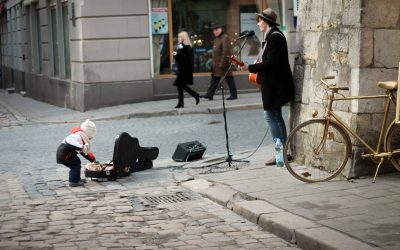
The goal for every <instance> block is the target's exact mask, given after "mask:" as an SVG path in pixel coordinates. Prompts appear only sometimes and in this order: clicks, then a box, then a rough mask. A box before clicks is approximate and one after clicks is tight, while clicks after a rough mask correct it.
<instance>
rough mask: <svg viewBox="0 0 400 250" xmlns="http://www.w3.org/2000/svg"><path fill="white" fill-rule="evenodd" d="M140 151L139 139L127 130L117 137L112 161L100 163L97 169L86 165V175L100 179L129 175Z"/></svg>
mask: <svg viewBox="0 0 400 250" xmlns="http://www.w3.org/2000/svg"><path fill="white" fill-rule="evenodd" d="M140 151H141V147H140V145H139V140H138V139H137V138H135V137H131V136H130V135H129V134H128V133H126V132H122V133H120V134H119V135H118V136H117V138H116V139H115V143H114V153H113V158H112V161H110V162H109V163H106V164H98V165H99V166H98V167H97V169H96V170H89V169H88V168H87V167H86V168H85V177H87V178H90V179H96V180H99V181H103V180H105V179H106V180H108V181H115V180H116V179H117V178H120V177H124V176H128V175H130V173H131V169H132V168H133V167H134V165H135V162H136V161H137V159H138V157H139V153H140ZM157 152H158V148H157ZM157 156H158V154H157ZM90 164H94V163H90Z"/></svg>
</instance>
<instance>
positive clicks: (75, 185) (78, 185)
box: [69, 181, 85, 187]
mask: <svg viewBox="0 0 400 250" xmlns="http://www.w3.org/2000/svg"><path fill="white" fill-rule="evenodd" d="M69 186H70V187H82V186H85V183H83V182H81V181H79V182H69Z"/></svg>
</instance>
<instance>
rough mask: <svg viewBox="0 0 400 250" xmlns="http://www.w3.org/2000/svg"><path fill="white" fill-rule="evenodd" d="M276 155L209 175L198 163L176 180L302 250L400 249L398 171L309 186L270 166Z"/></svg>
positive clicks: (268, 150)
mask: <svg viewBox="0 0 400 250" xmlns="http://www.w3.org/2000/svg"><path fill="white" fill-rule="evenodd" d="M273 152H274V149H273V147H272V146H269V147H268V146H267V147H264V148H261V149H260V150H258V152H256V154H255V155H254V156H252V157H251V158H249V159H250V164H249V166H248V167H245V168H243V167H242V168H240V169H239V170H232V171H228V172H222V173H218V167H215V169H214V170H213V171H212V172H214V173H212V174H210V173H207V172H210V171H204V170H203V169H202V167H201V166H200V165H199V166H198V167H199V168H198V169H197V170H196V168H194V167H193V166H191V169H188V174H181V175H179V174H176V176H175V178H176V179H177V180H178V181H179V182H181V185H182V186H184V187H187V188H189V189H191V190H193V191H196V192H199V193H200V194H202V195H204V196H206V197H208V198H210V199H211V200H214V201H216V202H218V203H220V204H222V205H224V206H226V207H228V208H230V209H232V210H233V211H235V212H236V213H238V214H241V215H242V216H244V217H246V218H247V219H249V220H250V221H252V222H254V223H258V224H259V225H260V226H261V227H262V228H264V229H266V230H267V231H269V232H272V233H274V234H276V235H278V236H280V237H282V238H283V239H286V240H287V241H289V242H292V243H297V246H298V247H300V248H302V249H393V250H394V249H400V174H399V173H394V174H387V175H378V178H377V181H376V183H375V184H373V183H372V177H371V178H370V177H366V178H362V179H353V180H350V181H347V180H333V181H330V182H324V183H314V184H307V183H303V182H301V181H298V180H297V179H295V178H294V177H292V176H291V175H290V173H289V172H288V171H287V170H286V168H278V167H276V166H269V167H266V166H265V165H264V161H265V159H269V157H268V156H270V155H272V154H273ZM233 166H235V165H233Z"/></svg>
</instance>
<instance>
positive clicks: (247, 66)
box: [240, 63, 249, 70]
mask: <svg viewBox="0 0 400 250" xmlns="http://www.w3.org/2000/svg"><path fill="white" fill-rule="evenodd" d="M240 70H249V65H248V64H247V63H245V64H244V65H243V66H242V67H240Z"/></svg>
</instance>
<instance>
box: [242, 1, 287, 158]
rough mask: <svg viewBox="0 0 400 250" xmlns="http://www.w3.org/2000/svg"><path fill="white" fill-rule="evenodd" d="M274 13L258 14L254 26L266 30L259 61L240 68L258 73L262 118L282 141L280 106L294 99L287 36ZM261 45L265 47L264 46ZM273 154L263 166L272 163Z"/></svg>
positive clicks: (269, 9)
mask: <svg viewBox="0 0 400 250" xmlns="http://www.w3.org/2000/svg"><path fill="white" fill-rule="evenodd" d="M276 17H277V15H276V13H275V11H274V10H272V9H271V8H268V9H265V10H264V11H263V12H261V13H258V14H257V25H258V27H259V29H260V31H261V32H264V33H265V41H264V42H263V50H261V52H262V53H263V54H262V60H261V62H259V63H255V64H250V65H247V64H245V65H244V66H243V67H242V69H248V70H249V71H250V72H251V73H257V74H261V77H262V88H261V96H262V101H263V107H264V116H265V120H266V122H267V124H268V126H269V128H270V130H271V134H272V138H273V139H274V141H276V139H278V138H279V139H280V141H281V142H282V143H283V144H284V143H285V141H286V138H287V132H286V126H285V122H284V120H283V117H282V106H283V105H285V104H287V103H288V102H290V101H293V100H294V83H293V76H292V71H291V70H290V65H289V57H288V48H287V42H286V38H285V36H284V35H283V33H282V32H281V31H280V30H279V28H278V27H277V26H279V24H277V23H276ZM264 46H266V47H265V49H264ZM274 164H276V162H275V157H274V158H273V159H271V160H269V161H268V162H267V163H266V165H274Z"/></svg>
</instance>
